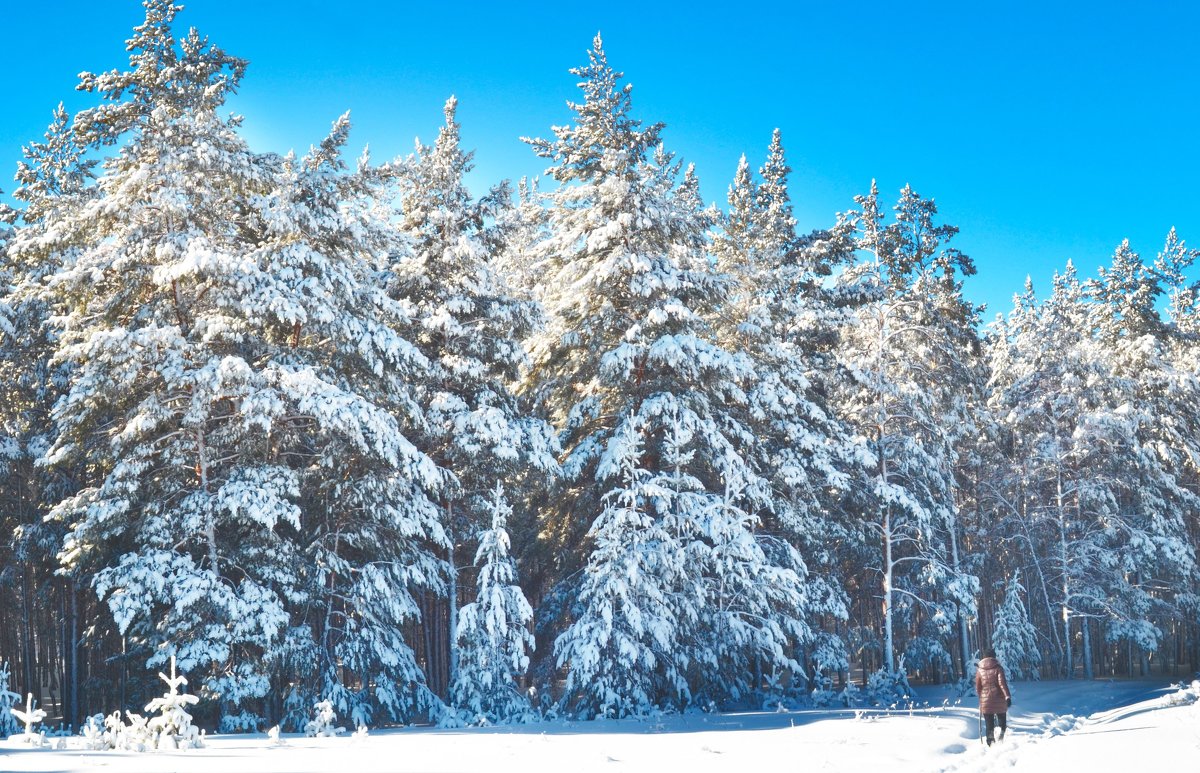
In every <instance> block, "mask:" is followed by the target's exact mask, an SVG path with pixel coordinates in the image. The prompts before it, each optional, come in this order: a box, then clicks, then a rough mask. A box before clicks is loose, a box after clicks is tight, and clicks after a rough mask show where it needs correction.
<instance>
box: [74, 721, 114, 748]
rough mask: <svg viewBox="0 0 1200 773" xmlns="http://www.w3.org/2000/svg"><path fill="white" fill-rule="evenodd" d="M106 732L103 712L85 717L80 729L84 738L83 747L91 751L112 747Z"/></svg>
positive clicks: (80, 733)
mask: <svg viewBox="0 0 1200 773" xmlns="http://www.w3.org/2000/svg"><path fill="white" fill-rule="evenodd" d="M105 732H106V731H105V727H104V715H103V714H93V715H91V716H90V717H88V718H87V719H85V720H84V721H83V727H82V728H80V730H79V735H80V736H81V737H82V738H83V748H84V749H86V750H87V751H90V752H98V751H103V750H105V749H111V748H112V746H110V745H109V743H108V739H107V738H105Z"/></svg>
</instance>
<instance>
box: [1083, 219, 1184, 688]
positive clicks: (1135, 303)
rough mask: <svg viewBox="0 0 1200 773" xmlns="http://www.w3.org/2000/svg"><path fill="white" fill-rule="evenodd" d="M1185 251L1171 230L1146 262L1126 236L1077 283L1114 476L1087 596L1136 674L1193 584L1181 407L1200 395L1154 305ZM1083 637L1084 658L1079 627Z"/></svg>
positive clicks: (1102, 448)
mask: <svg viewBox="0 0 1200 773" xmlns="http://www.w3.org/2000/svg"><path fill="white" fill-rule="evenodd" d="M1193 258H1194V256H1193V255H1191V254H1190V253H1189V252H1188V251H1187V250H1186V248H1185V247H1182V246H1181V245H1179V243H1178V237H1177V235H1176V234H1175V233H1174V231H1172V232H1171V233H1170V234H1168V237H1167V243H1166V247H1165V249H1164V251H1163V252H1162V253H1160V255H1159V257H1158V259H1157V260H1156V261H1155V264H1154V265H1147V264H1146V263H1145V262H1144V261H1143V260H1142V258H1141V256H1140V255H1138V253H1136V252H1135V251H1133V250H1132V249H1131V248H1130V245H1129V242H1128V241H1125V242H1123V243H1122V244H1121V245H1120V246H1119V247H1118V248H1117V251H1116V253H1115V254H1114V255H1113V258H1112V262H1111V264H1110V266H1108V267H1107V268H1101V269H1100V272H1099V276H1098V278H1097V279H1096V280H1094V281H1091V282H1088V283H1087V284H1086V285H1085V289H1086V292H1087V294H1088V295H1089V296H1090V298H1092V299H1093V300H1094V301H1095V303H1096V307H1095V314H1094V319H1096V320H1097V325H1096V353H1097V356H1098V357H1099V358H1100V359H1101V361H1102V362H1103V364H1104V367H1105V370H1106V371H1107V372H1108V374H1109V388H1108V390H1107V393H1106V395H1105V398H1106V399H1105V401H1104V404H1103V405H1102V409H1101V410H1102V412H1101V413H1100V414H1099V415H1097V416H1095V417H1094V418H1093V421H1094V423H1095V424H1096V426H1097V430H1098V431H1097V432H1093V433H1090V435H1091V437H1093V438H1095V439H1096V440H1097V441H1099V442H1098V447H1097V449H1096V450H1097V452H1098V454H1099V455H1100V457H1099V458H1100V459H1102V460H1103V462H1104V463H1105V464H1107V465H1112V466H1111V468H1110V469H1109V470H1107V472H1108V473H1109V480H1110V481H1111V482H1112V484H1113V485H1111V486H1110V487H1109V488H1108V490H1107V491H1106V492H1105V495H1104V498H1103V500H1097V501H1095V502H1094V503H1093V504H1094V507H1095V509H1096V518H1097V527H1098V528H1101V529H1103V533H1104V538H1105V540H1106V542H1107V543H1108V547H1109V549H1110V550H1111V551H1112V553H1113V554H1114V555H1116V556H1118V557H1119V559H1118V562H1117V564H1116V565H1115V566H1109V567H1108V573H1109V575H1110V577H1109V578H1108V579H1107V581H1106V582H1105V586H1106V587H1105V589H1106V591H1107V593H1105V594H1103V595H1101V596H1100V597H1099V598H1100V599H1103V603H1102V604H1100V605H1099V606H1100V607H1101V609H1100V610H1097V609H1095V607H1096V606H1097V604H1096V602H1095V601H1092V602H1090V606H1091V608H1092V610H1091V611H1101V610H1102V611H1103V614H1104V615H1105V616H1106V617H1107V618H1108V619H1107V625H1106V632H1105V636H1106V638H1107V639H1108V640H1109V641H1127V642H1129V643H1132V644H1133V645H1134V646H1136V647H1137V648H1138V650H1139V652H1140V654H1141V659H1142V665H1141V668H1142V674H1143V675H1145V674H1146V672H1147V668H1148V667H1147V662H1146V659H1147V656H1148V654H1149V653H1150V652H1153V651H1155V650H1157V649H1158V647H1159V642H1160V639H1161V637H1162V635H1163V629H1164V623H1165V621H1167V620H1169V619H1170V618H1171V617H1172V615H1173V614H1174V613H1173V607H1172V602H1173V597H1174V596H1175V593H1176V589H1182V588H1188V587H1191V586H1193V585H1194V583H1195V581H1196V578H1197V576H1198V575H1197V571H1198V566H1197V555H1196V548H1197V546H1196V545H1194V544H1193V543H1192V542H1191V540H1190V539H1189V536H1188V535H1189V527H1188V524H1187V521H1186V515H1185V514H1186V513H1189V512H1191V513H1195V512H1197V511H1200V496H1198V495H1197V493H1196V490H1195V489H1194V484H1195V479H1196V471H1197V467H1198V464H1200V462H1198V460H1200V438H1197V437H1196V436H1195V435H1193V434H1191V433H1190V432H1188V431H1187V430H1186V429H1182V428H1181V424H1184V423H1186V424H1192V426H1195V423H1194V420H1189V418H1188V417H1189V414H1194V411H1195V406H1196V405H1198V404H1200V388H1198V387H1197V381H1196V374H1195V372H1194V371H1190V370H1186V369H1185V370H1182V371H1181V370H1178V369H1177V368H1176V364H1175V361H1174V358H1173V354H1174V352H1175V350H1176V347H1175V342H1174V341H1173V340H1172V339H1174V338H1175V336H1176V335H1177V334H1176V331H1175V330H1174V329H1172V328H1171V327H1170V326H1169V325H1168V324H1167V320H1165V319H1164V318H1163V316H1162V312H1161V310H1160V307H1161V306H1162V303H1161V301H1162V296H1163V295H1164V294H1165V293H1166V292H1167V289H1168V288H1167V286H1166V285H1165V282H1166V281H1168V280H1169V277H1170V276H1171V275H1178V274H1181V273H1182V272H1184V271H1186V269H1187V268H1188V266H1189V265H1190V263H1191V261H1192V259H1193ZM1181 429H1182V431H1181ZM1084 645H1085V651H1084V656H1085V658H1087V659H1088V660H1087V661H1085V662H1088V661H1090V658H1091V652H1090V646H1089V645H1090V639H1089V635H1088V629H1087V627H1085V628H1084Z"/></svg>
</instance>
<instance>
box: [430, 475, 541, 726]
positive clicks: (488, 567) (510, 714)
mask: <svg viewBox="0 0 1200 773" xmlns="http://www.w3.org/2000/svg"><path fill="white" fill-rule="evenodd" d="M490 506H491V515H492V518H491V525H490V526H489V527H488V528H487V529H485V530H484V531H482V532H481V533H480V535H479V540H478V541H479V547H478V549H477V550H476V552H475V565H476V567H478V569H479V579H478V581H477V582H476V593H475V601H473V602H471V603H470V604H467V605H465V606H464V607H463V608H462V610H461V612H460V613H459V617H458V628H457V630H456V631H455V646H456V648H457V650H458V653H459V655H458V669H457V671H456V673H455V679H454V682H453V683H452V684H451V685H450V702H451V705H452V706H454V707H455V708H456V709H458V710H459V711H460V712H463V716H462V717H461V719H463V720H465V721H467V722H471V723H475V724H485V723H495V722H519V721H523V720H527V719H530V718H531V717H532V716H533V712H532V711H531V709H530V705H529V699H528V698H527V697H526V695H525V693H524V692H522V690H521V685H520V682H519V680H520V678H521V677H522V676H523V675H524V674H525V672H526V671H527V670H528V668H529V653H530V652H532V651H533V649H534V639H533V634H532V633H531V632H530V630H529V625H530V623H532V622H533V609H532V608H531V607H530V606H529V601H528V600H527V599H526V598H525V593H524V592H523V591H522V590H521V586H520V585H519V584H518V583H517V566H516V563H515V562H514V561H513V559H512V556H511V555H510V552H511V546H510V541H509V536H508V517H509V516H510V515H511V514H512V508H511V507H509V505H508V502H507V501H506V499H505V496H504V487H503V486H502V485H501V484H500V483H497V484H496V486H495V488H493V489H492V495H491V502H490Z"/></svg>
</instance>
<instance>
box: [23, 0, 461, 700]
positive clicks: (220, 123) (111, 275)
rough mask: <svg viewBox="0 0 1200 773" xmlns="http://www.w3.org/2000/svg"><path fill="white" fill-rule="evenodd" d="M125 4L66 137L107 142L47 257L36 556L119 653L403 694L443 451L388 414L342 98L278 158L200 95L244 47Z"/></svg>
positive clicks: (397, 369)
mask: <svg viewBox="0 0 1200 773" xmlns="http://www.w3.org/2000/svg"><path fill="white" fill-rule="evenodd" d="M145 5H146V21H145V23H144V24H142V25H140V26H139V27H137V28H136V29H135V32H134V36H133V37H132V38H131V39H130V41H129V42H128V50H129V51H130V69H129V70H127V71H112V72H108V73H103V74H100V75H92V74H88V73H85V74H83V76H82V77H81V80H82V84H81V88H83V89H84V90H88V91H94V92H98V93H100V94H101V95H102V96H103V97H104V99H105V100H106V104H104V105H102V106H101V107H98V108H94V109H91V110H85V111H84V112H83V113H81V114H80V115H79V116H78V117H77V119H76V134H77V136H78V137H80V138H81V139H82V140H83V141H86V142H88V143H90V144H92V145H93V146H95V147H99V148H103V147H107V146H109V145H117V146H118V150H117V152H116V154H115V155H111V156H109V157H107V158H106V159H105V160H104V162H103V174H102V175H101V177H100V179H99V180H98V182H97V195H96V196H95V197H94V198H89V199H88V200H87V201H86V202H85V203H84V205H83V206H82V207H80V208H79V209H78V210H77V211H76V212H74V214H73V217H75V218H77V221H76V223H75V227H74V230H75V231H76V232H82V231H83V230H84V229H83V227H82V225H80V224H83V223H85V224H86V226H87V232H88V233H90V234H92V238H91V239H90V240H89V241H88V242H87V243H86V244H83V245H80V246H79V247H78V248H76V249H75V250H73V251H72V252H70V253H69V254H68V255H67V256H66V257H65V259H64V260H63V264H62V265H61V267H58V268H57V269H55V271H54V273H53V274H52V275H51V276H50V277H49V279H48V285H49V286H50V287H51V288H53V291H54V302H55V303H56V304H57V308H58V310H59V317H58V318H57V321H58V324H59V336H60V337H59V339H58V342H57V343H58V345H57V353H56V357H57V359H58V360H59V361H61V362H64V363H68V364H70V365H71V366H72V367H73V371H72V374H71V379H70V383H69V385H68V387H67V393H66V394H65V396H64V397H63V398H62V399H61V400H59V402H58V404H57V405H56V407H55V411H54V420H55V425H56V428H57V430H58V433H59V434H58V437H57V439H56V442H55V444H54V445H53V447H52V448H51V449H50V450H49V452H48V453H47V455H46V462H47V463H48V464H50V465H54V466H56V467H60V468H61V467H64V466H70V467H75V468H86V469H87V470H88V477H87V478H86V479H85V480H84V481H82V483H83V485H82V488H81V489H80V491H79V492H78V493H77V494H75V495H73V496H70V497H67V498H64V499H63V500H62V501H60V502H59V503H58V504H57V505H56V506H55V508H54V510H53V511H52V515H53V517H55V518H57V519H60V520H62V521H63V522H65V523H68V524H69V527H70V533H69V534H68V537H67V540H66V543H65V545H64V547H63V551H62V554H61V558H62V560H63V562H64V564H65V565H66V566H67V567H68V568H71V569H75V570H79V571H81V572H83V573H84V574H86V575H88V576H90V577H91V578H92V584H93V587H94V589H95V590H96V592H97V594H98V595H99V596H100V597H101V598H102V599H104V600H105V601H106V602H107V603H108V605H109V607H110V609H111V610H112V613H113V616H114V619H115V621H116V623H117V625H118V626H119V628H120V630H121V632H122V633H123V634H124V635H125V636H126V638H127V641H128V643H129V647H130V652H131V654H132V655H133V656H135V657H136V656H139V655H140V656H144V657H148V658H149V660H150V662H151V664H156V663H161V662H164V661H165V658H166V656H167V654H168V650H174V651H175V652H177V653H178V657H179V662H180V665H181V666H182V667H183V668H185V669H187V670H189V671H191V672H193V673H195V674H197V675H198V676H201V678H202V679H203V680H204V686H205V687H206V688H207V689H208V690H210V691H212V692H213V693H214V694H216V695H218V696H220V697H221V698H222V699H223V700H224V701H226V702H228V703H233V704H238V703H240V702H243V701H245V700H246V699H249V698H254V697H259V696H263V695H265V694H266V693H267V692H268V691H269V689H270V687H271V679H272V678H275V679H276V680H277V681H282V682H283V683H286V682H287V681H291V680H293V679H294V680H296V681H299V682H301V683H304V684H311V683H312V680H313V679H314V678H322V679H326V680H335V681H337V682H338V683H339V684H340V683H341V680H343V679H345V680H354V684H355V685H357V686H359V687H361V690H360V694H359V696H358V697H356V700H357V701H358V702H359V703H361V704H363V705H367V704H368V703H369V705H370V706H384V707H386V708H388V709H389V710H391V711H393V712H394V713H396V714H402V713H404V712H405V711H407V710H408V709H411V708H412V707H413V704H414V703H417V702H419V696H420V687H419V686H420V682H421V678H420V671H419V669H418V668H417V667H416V665H415V662H414V659H413V657H412V653H411V650H410V649H409V648H408V647H407V645H406V644H405V643H404V641H403V632H402V627H401V626H402V623H403V622H405V621H406V620H408V619H410V618H411V617H412V616H414V615H415V607H414V604H413V602H412V599H411V596H410V594H409V593H408V592H407V586H408V585H409V584H413V585H418V586H420V585H427V584H431V583H432V584H436V583H437V581H438V576H439V572H440V570H441V568H442V565H441V563H440V562H439V561H438V559H437V558H436V557H435V556H432V555H431V554H430V553H429V549H428V547H427V546H428V545H429V544H433V545H438V544H444V538H443V537H442V534H441V531H440V527H439V524H438V520H437V510H436V508H435V507H434V506H433V504H432V502H431V500H430V497H429V492H431V491H435V490H436V489H437V488H438V487H439V486H440V483H441V479H442V475H441V473H440V471H439V470H438V469H437V467H436V466H435V465H434V464H433V462H432V461H431V460H430V459H429V458H428V457H427V456H425V455H424V454H422V453H420V452H419V451H418V450H417V449H416V448H415V446H414V445H413V443H412V442H411V441H410V440H409V439H408V438H409V437H410V436H411V435H412V434H413V431H412V426H413V424H414V423H416V424H419V422H420V416H419V415H414V416H412V420H411V421H409V422H402V421H399V420H397V418H396V416H397V415H402V413H403V409H404V408H410V409H411V410H412V412H413V413H414V414H417V413H418V412H419V409H417V408H415V407H413V406H416V404H417V401H416V400H415V398H414V397H413V395H412V389H413V387H412V385H411V384H412V382H413V381H415V380H417V379H419V378H420V377H421V375H422V374H423V373H424V372H425V368H426V367H427V363H426V361H425V360H424V358H423V357H422V356H421V355H420V353H419V352H417V351H416V350H415V349H414V348H413V347H412V346H411V344H409V343H408V342H407V341H406V340H405V339H404V338H402V337H401V336H400V335H399V334H398V333H397V332H396V331H397V330H398V329H400V328H402V327H403V326H404V325H406V324H407V322H408V318H407V314H406V313H405V310H404V309H403V308H402V307H401V306H400V305H399V304H396V303H394V302H392V301H390V300H389V299H388V298H387V297H386V294H385V293H384V292H383V290H382V288H380V287H379V284H380V283H379V280H378V277H377V272H378V271H380V270H382V269H383V267H384V266H383V264H382V262H381V261H380V260H379V259H378V258H377V257H376V258H373V256H379V255H382V254H384V253H385V252H386V251H385V250H384V249H381V244H382V242H380V241H379V240H381V239H383V238H384V237H383V236H382V235H383V234H386V233H388V229H387V228H386V227H385V226H386V221H383V220H379V219H378V218H376V217H375V213H374V212H373V210H372V211H371V212H366V211H365V210H366V205H365V204H364V200H371V201H372V202H373V197H372V196H370V195H368V194H367V193H365V192H364V191H363V190H361V188H362V185H363V180H364V179H365V178H366V175H347V174H346V173H345V171H344V168H343V167H344V165H343V164H341V162H340V157H339V152H340V147H341V145H342V143H344V141H345V132H346V131H347V130H348V124H347V122H345V121H341V122H339V123H338V124H337V125H335V130H334V133H333V135H332V136H331V137H330V138H329V139H328V140H326V141H325V142H324V143H322V145H321V146H320V147H318V148H315V149H314V151H313V153H312V154H311V155H310V156H309V157H308V158H307V159H305V160H304V161H303V162H299V163H298V162H296V161H295V160H294V159H290V158H289V159H286V160H281V159H279V158H278V157H277V156H257V155H255V154H253V153H251V152H250V151H249V150H248V148H247V147H246V144H245V142H244V141H243V140H242V139H241V137H240V136H239V134H238V132H237V126H238V122H239V119H236V118H229V119H226V118H221V117H219V116H218V115H217V110H218V109H219V108H220V106H221V104H222V103H223V101H224V99H225V97H226V96H227V95H228V94H229V93H231V92H232V91H233V90H234V89H235V88H236V86H237V84H238V81H239V79H240V77H241V74H242V72H243V69H244V62H242V61H241V60H239V59H236V58H234V57H231V56H229V55H228V54H226V53H225V52H223V51H221V50H220V49H218V48H216V47H214V46H211V45H210V44H209V43H208V42H207V41H206V40H205V39H204V38H202V37H200V36H199V34H198V33H196V32H195V31H194V30H193V31H191V32H190V33H189V34H188V35H187V36H186V37H184V38H183V39H176V38H175V37H174V35H173V34H172V31H171V25H172V22H173V21H174V18H175V15H176V13H177V12H178V10H179V9H178V8H177V7H176V6H173V5H171V4H170V3H168V2H164V1H162V0H147V2H146V3H145ZM377 220H379V222H380V223H381V225H378V226H376V225H375V223H376V221H377ZM68 230H71V229H68ZM397 406H400V407H401V408H400V409H397ZM98 427H104V428H105V431H103V432H98V431H97V428H98ZM314 672H315V676H314ZM368 685H369V686H370V687H369V688H368Z"/></svg>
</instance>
